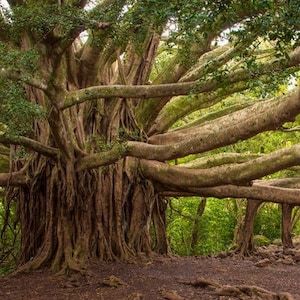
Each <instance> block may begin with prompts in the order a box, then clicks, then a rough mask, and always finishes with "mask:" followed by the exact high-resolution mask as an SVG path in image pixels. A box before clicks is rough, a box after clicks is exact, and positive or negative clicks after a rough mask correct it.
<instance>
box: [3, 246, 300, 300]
mask: <svg viewBox="0 0 300 300" xmlns="http://www.w3.org/2000/svg"><path fill="white" fill-rule="evenodd" d="M276 251H277V252H276ZM276 251H275V250H274V249H273V250H272V251H271V252H270V251H269V250H267V249H262V250H261V251H260V252H258V254H256V255H255V256H252V257H248V258H244V259H240V258H239V257H237V256H236V255H233V254H232V253H227V254H225V253H221V254H219V255H216V256H207V257H161V256H152V257H151V259H149V258H145V257H144V258H141V259H140V260H139V261H138V262H132V263H125V262H101V263H94V264H93V263H91V264H90V265H89V266H88V268H87V270H86V275H84V276H83V275H78V274H77V275H76V274H73V275H68V276H64V277H58V276H53V274H52V273H50V272H49V271H47V270H38V271H32V272H30V273H28V274H22V275H18V276H16V277H12V278H8V277H2V278H0V299H11V300H19V299H33V300H35V299H43V300H47V299H55V300H60V299H63V300H67V299H72V300H77V299H78V300H82V299H89V300H93V299H100V300H107V299H114V300H118V299H120V300H122V299H131V300H138V299H149V300H152V299H153V300H154V299H169V300H182V299H186V300H189V299H204V300H206V299H219V300H225V299H228V300H229V299H274V300H275V299H281V300H283V299H285V300H292V299H294V300H297V299H300V263H299V262H298V261H297V260H294V259H293V257H294V256H295V252H292V253H288V254H284V253H283V252H282V251H281V252H280V251H278V249H277V250H276ZM275 252H276V253H275ZM279 253H281V254H279Z"/></svg>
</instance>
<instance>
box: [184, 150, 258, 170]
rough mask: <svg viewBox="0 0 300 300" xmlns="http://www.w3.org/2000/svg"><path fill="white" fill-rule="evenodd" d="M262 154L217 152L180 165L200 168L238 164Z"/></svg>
mask: <svg viewBox="0 0 300 300" xmlns="http://www.w3.org/2000/svg"><path fill="white" fill-rule="evenodd" d="M261 156H262V154H247V153H218V154H215V155H208V156H204V157H200V158H196V159H194V160H192V161H190V162H188V163H185V164H180V166H181V167H185V168H191V169H200V168H205V169H206V168H211V167H216V166H221V165H225V164H239V163H244V162H246V161H250V160H252V159H254V158H258V157H261Z"/></svg>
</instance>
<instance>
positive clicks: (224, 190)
mask: <svg viewBox="0 0 300 300" xmlns="http://www.w3.org/2000/svg"><path fill="white" fill-rule="evenodd" d="M160 194H161V195H164V196H170V197H178V196H201V197H215V198H220V199H222V198H247V199H250V200H251V199H255V200H262V201H265V202H273V203H287V204H297V205H300V189H292V188H283V187H275V186H265V185H256V184H254V185H253V186H237V185H222V186H216V187H210V188H185V191H184V192H182V191H176V190H173V191H172V190H169V191H167V190H165V191H162V192H161V193H160Z"/></svg>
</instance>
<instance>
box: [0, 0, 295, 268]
mask: <svg viewBox="0 0 300 300" xmlns="http://www.w3.org/2000/svg"><path fill="white" fill-rule="evenodd" d="M299 24H300V23H299V8H298V4H297V1H295V0H294V1H281V0H279V1H272V0H270V1H263V0H258V1H248V0H247V1H235V0H227V1H210V0H209V1H202V0H197V1H196V0H193V1H181V0H170V1H160V0H99V1H96V0H95V1H92V0H91V1H88V0H61V1H57V0H55V1H54V0H46V1H40V0H38V1H37V0H7V3H6V2H4V1H1V15H0V28H1V30H0V133H1V135H0V143H1V149H0V150H1V153H2V154H3V155H6V156H7V157H8V159H9V168H8V170H6V172H4V173H1V174H0V185H1V186H2V187H3V189H2V191H3V192H4V193H5V196H4V197H3V205H4V207H5V208H6V209H7V214H6V216H7V218H10V219H11V218H12V217H13V218H15V224H18V226H19V228H20V232H21V236H20V249H19V256H18V263H19V268H20V269H21V270H28V269H37V268H39V267H41V266H49V267H51V268H52V269H53V270H61V269H62V270H80V269H81V267H82V266H83V265H84V264H85V263H86V262H87V261H88V260H89V259H93V260H94V259H98V260H113V259H116V258H120V259H125V260H126V259H131V258H134V257H136V256H138V255H140V254H141V253H145V254H146V255H149V254H150V253H151V252H153V251H155V252H157V253H160V254H165V253H168V238H167V234H166V218H165V213H166V208H167V202H166V197H172V196H176V197H177V196H183V197H184V196H190V195H199V196H202V197H217V198H226V197H233V198H247V199H249V201H251V199H255V200H256V201H271V202H277V203H287V204H293V205H297V204H298V203H299V189H297V185H293V186H285V185H284V184H283V185H282V184H279V185H275V186H274V185H269V184H266V180H267V179H266V178H267V177H266V176H267V175H269V174H273V173H275V172H277V171H280V170H284V169H287V168H292V167H295V166H298V165H299V162H300V144H294V145H287V147H279V148H278V149H277V150H276V151H273V152H269V153H264V154H262V153H259V154H257V153H255V154H253V153H249V151H245V152H243V153H236V152H235V151H232V152H229V150H228V149H230V147H229V146H230V145H234V144H235V143H237V142H239V141H241V140H246V139H249V138H251V137H253V136H256V135H258V134H260V133H262V132H266V131H268V132H272V131H278V130H281V129H282V128H283V125H285V128H286V124H288V129H285V130H292V129H293V128H291V127H292V126H293V124H296V123H293V122H294V121H295V120H296V118H297V115H298V114H299V113H300V95H299V88H298V87H297V85H296V84H294V82H296V81H297V80H296V75H297V71H298V69H299V66H300V47H299ZM280 86H288V88H286V89H285V90H284V92H283V91H282V89H281V90H280V88H279V89H278V87H280ZM287 122H288V123H287ZM224 147H227V148H226V149H227V150H226V152H225V151H224ZM254 180H255V181H254ZM282 180H286V179H282ZM293 180H296V181H297V178H294V179H293Z"/></svg>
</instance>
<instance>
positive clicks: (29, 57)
mask: <svg viewBox="0 0 300 300" xmlns="http://www.w3.org/2000/svg"><path fill="white" fill-rule="evenodd" d="M38 60H39V55H38V52H37V50H36V49H34V48H29V49H28V50H27V51H21V50H16V49H13V48H11V47H9V45H7V44H5V43H2V42H0V66H1V67H2V68H7V69H8V70H11V71H20V70H22V71H25V72H28V73H31V74H33V73H35V72H36V71H37V70H38Z"/></svg>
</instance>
